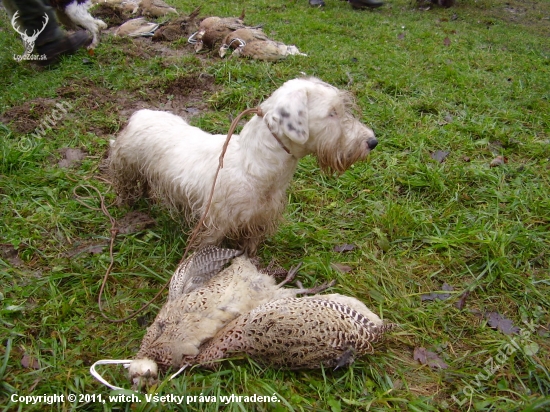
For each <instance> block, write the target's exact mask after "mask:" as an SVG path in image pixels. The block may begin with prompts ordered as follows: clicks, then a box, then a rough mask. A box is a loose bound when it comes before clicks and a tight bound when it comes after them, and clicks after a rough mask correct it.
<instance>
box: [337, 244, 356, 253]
mask: <svg viewBox="0 0 550 412" xmlns="http://www.w3.org/2000/svg"><path fill="white" fill-rule="evenodd" d="M356 247H357V246H356V245H351V244H349V243H345V244H343V245H337V246H334V251H335V252H339V253H342V252H351V251H352V250H354V249H355V248H356Z"/></svg>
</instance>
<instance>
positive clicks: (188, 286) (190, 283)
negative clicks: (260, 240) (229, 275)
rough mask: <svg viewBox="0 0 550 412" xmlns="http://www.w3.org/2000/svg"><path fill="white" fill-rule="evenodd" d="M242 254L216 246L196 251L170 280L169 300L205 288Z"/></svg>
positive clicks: (177, 269)
mask: <svg viewBox="0 0 550 412" xmlns="http://www.w3.org/2000/svg"><path fill="white" fill-rule="evenodd" d="M242 254H243V252H242V250H235V249H222V248H219V247H216V246H206V247H204V248H202V249H200V250H198V251H196V252H195V253H193V254H192V255H191V256H190V257H189V258H188V259H186V260H185V261H184V262H182V263H181V264H180V265H179V266H178V267H177V268H176V271H175V272H174V274H173V275H172V279H170V288H169V293H168V300H172V299H175V298H177V297H179V296H183V295H184V294H186V293H189V292H192V291H193V290H195V289H197V288H199V287H201V286H203V285H204V284H206V283H207V282H208V281H209V280H210V279H212V277H214V276H215V275H217V274H218V273H219V272H220V271H221V270H222V269H223V267H224V266H225V265H226V264H227V263H229V262H230V261H231V260H232V259H233V258H235V257H237V256H240V255H242Z"/></svg>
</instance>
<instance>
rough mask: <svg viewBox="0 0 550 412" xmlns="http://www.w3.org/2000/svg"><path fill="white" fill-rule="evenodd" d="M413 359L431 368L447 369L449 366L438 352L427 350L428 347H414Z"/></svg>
mask: <svg viewBox="0 0 550 412" xmlns="http://www.w3.org/2000/svg"><path fill="white" fill-rule="evenodd" d="M413 359H414V360H416V361H418V362H420V364H422V365H428V366H429V367H430V368H439V369H447V368H448V367H449V365H447V364H446V363H445V361H443V359H441V358H440V357H439V355H437V353H435V352H431V351H429V350H426V348H414V353H413Z"/></svg>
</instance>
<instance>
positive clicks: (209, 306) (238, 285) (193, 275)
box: [129, 247, 330, 386]
mask: <svg viewBox="0 0 550 412" xmlns="http://www.w3.org/2000/svg"><path fill="white" fill-rule="evenodd" d="M240 253H241V252H239V251H235V250H231V249H219V248H217V247H209V248H207V249H205V250H203V251H200V252H197V253H195V254H194V255H192V256H191V257H190V258H188V259H187V260H186V261H185V262H184V263H182V265H180V266H179V267H178V269H177V270H176V272H175V273H174V275H173V277H172V280H171V282H170V291H169V296H168V301H167V302H166V304H165V305H164V306H163V307H162V309H161V310H160V312H159V314H158V315H157V317H156V319H155V321H154V322H153V324H152V325H151V326H150V327H149V328H148V329H147V333H146V335H145V337H144V338H143V341H142V342H141V348H140V350H139V352H138V354H137V356H136V359H135V360H134V361H132V362H131V364H130V367H129V373H130V378H131V379H132V381H133V383H134V384H135V385H137V386H140V385H141V384H142V383H144V382H143V381H144V380H145V381H151V380H152V379H155V378H156V375H157V365H158V366H160V367H161V368H163V369H167V368H169V367H171V366H174V367H180V366H181V364H182V360H183V358H184V357H187V356H196V355H198V353H199V347H200V346H201V345H202V344H203V343H204V342H205V341H207V340H208V339H211V338H212V337H214V336H215V335H216V333H217V332H218V331H219V330H220V329H221V328H223V326H225V325H226V324H227V323H229V322H230V321H232V320H233V319H235V318H236V317H238V316H240V315H242V314H245V313H248V312H250V311H251V310H252V309H254V308H255V307H257V306H259V305H262V304H264V303H266V302H269V301H272V300H278V299H281V298H288V297H295V296H297V295H298V294H303V293H318V292H320V291H321V290H324V289H326V288H327V287H329V286H330V285H322V286H319V287H317V288H313V289H303V288H300V289H290V288H282V286H283V285H284V284H286V283H287V282H289V281H290V280H292V279H293V277H294V275H295V271H290V272H289V274H288V276H287V278H286V279H285V280H284V281H283V282H282V283H280V284H276V283H275V280H274V279H273V278H272V277H271V276H268V275H266V274H263V273H260V271H258V269H257V268H256V267H255V266H254V265H253V264H252V262H251V261H250V260H249V259H248V258H244V257H235V256H238V255H239V254H240ZM232 258H234V259H233V262H232V263H231V265H230V266H228V267H227V268H226V269H224V270H222V271H221V272H220V269H221V268H222V267H223V265H224V264H225V263H226V262H228V261H229V260H231V259H232ZM218 272H219V273H218Z"/></svg>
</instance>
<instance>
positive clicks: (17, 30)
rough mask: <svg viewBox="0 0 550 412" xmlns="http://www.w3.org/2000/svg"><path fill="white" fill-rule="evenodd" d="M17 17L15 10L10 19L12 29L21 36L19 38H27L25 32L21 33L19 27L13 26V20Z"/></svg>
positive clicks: (17, 12)
mask: <svg viewBox="0 0 550 412" xmlns="http://www.w3.org/2000/svg"><path fill="white" fill-rule="evenodd" d="M18 16H19V10H17V11H16V12H15V14H14V15H13V17H12V18H11V25H12V26H13V29H14V30H15V31H16V32H17V33H19V34H20V35H21V37H27V33H26V32H21V31H20V30H21V29H19V27H17V26H16V25H15V24H16V23H15V20H16V19H17V17H18Z"/></svg>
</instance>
